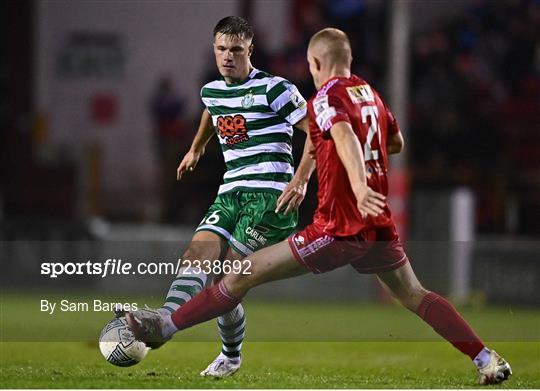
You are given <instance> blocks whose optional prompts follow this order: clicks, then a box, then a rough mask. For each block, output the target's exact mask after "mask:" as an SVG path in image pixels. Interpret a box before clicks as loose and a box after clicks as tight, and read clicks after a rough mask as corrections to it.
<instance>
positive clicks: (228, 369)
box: [201, 353, 242, 378]
mask: <svg viewBox="0 0 540 391" xmlns="http://www.w3.org/2000/svg"><path fill="white" fill-rule="evenodd" d="M240 365H242V356H240V357H227V356H226V355H224V354H223V353H220V354H219V356H217V357H216V359H215V360H214V361H212V362H211V363H210V365H208V367H207V368H206V369H205V370H204V371H202V372H201V376H208V377H218V378H221V377H227V376H231V375H233V374H234V373H235V372H236V371H238V370H239V369H240Z"/></svg>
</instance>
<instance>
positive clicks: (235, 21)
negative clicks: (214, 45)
mask: <svg viewBox="0 0 540 391" xmlns="http://www.w3.org/2000/svg"><path fill="white" fill-rule="evenodd" d="M217 34H227V35H232V36H235V37H238V38H241V39H248V40H252V39H253V36H254V33H253V26H251V24H250V23H249V22H248V21H247V20H246V19H244V18H241V17H240V16H227V17H225V18H223V19H221V20H220V21H219V22H217V24H216V27H214V37H215V36H216V35H217Z"/></svg>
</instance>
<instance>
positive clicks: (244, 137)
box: [160, 16, 314, 377]
mask: <svg viewBox="0 0 540 391" xmlns="http://www.w3.org/2000/svg"><path fill="white" fill-rule="evenodd" d="M252 40H253V28H252V27H251V26H250V24H249V23H248V22H247V21H246V20H244V19H242V18H240V17H237V16H229V17H226V18H224V19H222V20H220V21H219V22H218V23H217V25H216V27H215V28H214V54H215V57H216V64H217V67H218V70H219V72H220V74H221V75H222V78H221V80H215V81H212V82H210V83H208V84H206V85H205V86H204V87H203V88H202V90H201V97H202V100H203V102H204V104H205V106H206V109H205V110H203V113H202V117H201V121H200V125H199V129H198V131H197V134H196V136H195V138H194V140H193V143H192V145H191V148H190V150H189V151H188V153H187V154H186V155H185V156H184V158H183V160H182V161H181V163H180V165H179V166H178V170H177V179H178V180H180V179H181V178H182V176H183V175H184V174H185V173H186V172H188V171H193V170H194V168H195V167H196V165H197V162H198V161H199V159H200V158H201V156H202V155H203V154H204V150H205V146H206V144H207V143H208V141H209V140H210V138H211V137H212V136H213V135H214V134H217V136H218V139H219V143H220V145H221V149H222V152H223V157H224V159H225V164H226V173H225V175H224V177H223V180H224V181H223V182H224V183H223V184H222V185H221V186H220V187H219V190H218V194H217V198H216V199H215V201H214V203H213V204H212V205H211V206H210V208H209V209H208V212H207V213H206V215H205V216H204V218H203V220H202V221H201V223H200V224H199V226H198V227H197V229H196V231H195V235H194V236H193V238H192V240H191V243H190V244H189V247H188V248H187V250H186V251H185V253H184V254H183V259H184V262H185V266H184V268H182V269H181V271H180V273H179V275H178V276H177V278H176V279H175V280H174V282H173V283H172V285H171V287H170V289H169V292H168V294H167V298H166V302H165V304H164V305H163V307H162V309H161V310H160V311H168V312H171V313H172V312H174V311H176V310H177V309H178V308H179V307H180V306H181V305H182V304H184V303H185V302H186V301H188V300H190V299H191V298H192V297H193V296H195V295H196V294H197V293H198V292H199V291H200V290H201V289H202V288H203V287H204V285H205V284H206V282H207V278H208V271H209V270H210V269H211V268H205V267H204V266H205V265H204V264H201V263H194V260H199V261H201V262H202V261H203V260H209V261H213V260H217V259H219V260H222V261H224V260H241V259H244V258H245V257H246V256H248V255H249V254H251V253H252V252H254V251H256V250H257V249H260V248H262V247H265V246H269V245H272V244H274V243H278V242H280V241H282V240H284V239H285V238H287V237H288V236H289V235H290V234H291V233H292V231H293V230H294V229H295V227H296V224H297V211H296V209H297V208H298V206H299V204H300V203H301V202H302V200H303V198H304V195H305V189H306V185H307V182H308V180H309V177H310V175H311V173H312V171H313V168H314V162H313V161H312V159H311V158H310V156H309V153H308V152H309V149H310V140H309V137H307V139H306V145H305V148H304V154H303V156H302V160H301V162H300V165H299V167H298V170H297V173H296V175H294V176H293V174H294V168H293V157H292V142H291V141H292V134H293V126H295V127H298V128H300V129H302V130H303V131H305V132H306V133H307V129H308V123H307V117H306V114H307V112H306V108H307V104H306V100H305V99H304V98H303V97H302V95H301V94H300V93H299V91H298V89H297V88H296V87H295V86H294V85H293V84H291V83H290V82H288V81H287V80H285V79H283V78H281V77H277V76H273V75H270V74H268V73H266V72H263V71H260V70H258V69H256V68H254V67H253V66H252V65H251V62H250V56H251V53H252V52H253V43H252ZM279 209H283V210H284V212H282V213H279V212H278V213H276V210H279ZM189 261H192V262H189ZM188 266H189V267H188ZM206 266H208V263H207V264H206ZM245 324H246V320H245V316H244V309H243V308H242V306H241V305H240V304H239V305H238V306H237V307H236V308H235V309H234V310H232V311H231V312H229V313H227V314H225V315H223V316H221V317H219V318H218V328H219V332H220V334H221V339H222V342H223V348H222V351H221V353H220V354H219V356H218V357H217V358H216V359H215V360H214V361H213V362H212V363H211V364H210V365H209V366H208V367H207V368H206V369H205V370H204V371H203V372H201V375H203V376H214V377H224V376H229V375H232V374H233V373H235V372H236V371H237V370H238V369H239V368H240V364H241V347H242V342H243V339H244V333H245Z"/></svg>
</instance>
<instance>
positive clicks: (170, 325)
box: [161, 315, 178, 338]
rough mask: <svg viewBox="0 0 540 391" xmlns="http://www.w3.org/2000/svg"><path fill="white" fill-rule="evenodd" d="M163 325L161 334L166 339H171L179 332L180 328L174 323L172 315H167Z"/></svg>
mask: <svg viewBox="0 0 540 391" xmlns="http://www.w3.org/2000/svg"><path fill="white" fill-rule="evenodd" d="M162 321H163V323H162V324H161V333H162V334H163V336H164V337H165V338H169V337H170V336H172V335H173V334H174V333H176V332H177V331H178V327H176V325H175V324H174V322H173V321H172V318H171V315H165V316H164V317H163V318H162Z"/></svg>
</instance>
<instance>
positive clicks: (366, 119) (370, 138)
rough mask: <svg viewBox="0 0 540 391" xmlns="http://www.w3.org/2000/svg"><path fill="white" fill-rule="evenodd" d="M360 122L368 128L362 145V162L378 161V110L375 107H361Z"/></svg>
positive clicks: (379, 129) (379, 140)
mask: <svg viewBox="0 0 540 391" xmlns="http://www.w3.org/2000/svg"><path fill="white" fill-rule="evenodd" d="M360 113H361V115H362V122H363V123H365V124H367V125H368V126H369V128H368V134H367V137H366V143H365V145H364V161H366V162H367V161H369V160H378V159H379V149H380V145H381V128H380V127H379V120H378V117H379V110H378V109H377V106H375V105H366V106H362V108H361V109H360Z"/></svg>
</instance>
